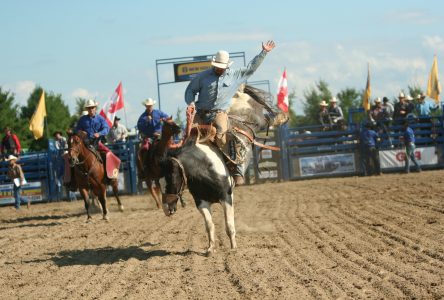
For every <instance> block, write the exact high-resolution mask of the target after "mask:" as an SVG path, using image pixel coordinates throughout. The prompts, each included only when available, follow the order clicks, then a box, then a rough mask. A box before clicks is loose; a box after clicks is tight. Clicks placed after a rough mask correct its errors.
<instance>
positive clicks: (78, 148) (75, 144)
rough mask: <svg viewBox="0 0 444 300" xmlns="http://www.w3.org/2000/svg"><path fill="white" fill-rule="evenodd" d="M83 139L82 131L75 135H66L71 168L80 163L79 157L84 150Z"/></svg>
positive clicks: (83, 133)
mask: <svg viewBox="0 0 444 300" xmlns="http://www.w3.org/2000/svg"><path fill="white" fill-rule="evenodd" d="M84 138H86V132H84V131H79V132H78V133H77V134H75V133H68V158H69V164H70V165H71V167H74V166H75V165H78V164H79V163H80V159H79V156H80V155H81V154H83V151H84V148H85V144H84V143H83V140H84Z"/></svg>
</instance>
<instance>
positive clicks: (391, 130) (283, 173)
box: [0, 109, 444, 205]
mask: <svg viewBox="0 0 444 300" xmlns="http://www.w3.org/2000/svg"><path fill="white" fill-rule="evenodd" d="M362 113H363V110H362V109H352V110H350V112H349V120H348V123H347V126H346V129H343V130H333V128H328V129H327V130H325V128H323V127H322V126H319V125H312V126H303V127H298V128H288V127H287V126H286V125H284V126H282V127H280V128H278V129H274V130H271V129H270V130H269V131H267V132H260V133H258V135H257V139H258V140H259V141H260V142H262V143H265V144H267V145H270V146H278V147H280V149H281V150H280V151H272V150H269V149H263V148H257V147H255V149H254V151H253V159H252V160H251V163H250V167H249V169H248V170H247V172H246V181H247V183H248V184H254V183H262V182H267V181H286V180H298V179H310V178H322V177H333V176H341V177H342V176H360V175H364V172H365V169H364V168H365V167H364V158H363V153H364V151H363V149H362V148H361V143H360V142H359V139H360V138H359V137H360V133H361V131H362V129H363V125H364V122H360V123H354V122H353V116H355V115H356V114H362ZM402 123H403V121H401V120H394V121H392V122H386V123H385V124H383V126H381V127H380V128H381V130H380V137H381V141H380V142H379V144H378V149H379V158H380V165H381V170H382V172H384V173H387V172H399V171H402V170H404V159H405V149H404V147H403V142H402V138H400V137H402V135H403V129H402ZM410 127H411V128H412V129H413V130H414V132H415V136H416V150H415V156H416V158H417V159H418V161H419V162H420V164H421V167H422V169H423V170H427V169H438V168H442V167H443V166H444V134H443V133H444V115H443V114H441V115H439V116H434V117H419V118H416V119H415V122H413V123H412V124H411V125H410ZM138 144H139V141H138V140H129V141H127V142H125V143H117V144H109V145H108V147H109V148H110V149H111V151H113V152H114V154H116V155H117V156H118V157H119V158H120V159H121V162H122V163H121V165H120V172H119V177H118V182H119V192H120V193H121V194H128V195H134V194H140V193H143V188H142V182H139V180H138V178H137V169H136V168H137V167H136V166H137V163H136V157H137V150H138ZM48 148H49V150H48V151H46V152H36V153H26V154H23V155H21V156H20V159H19V161H18V163H19V164H20V165H21V166H22V168H23V172H24V173H25V177H26V180H27V182H28V183H27V184H26V185H25V186H24V187H23V192H22V194H23V196H24V197H27V198H28V199H29V200H30V201H31V202H48V201H60V200H63V199H69V192H68V191H67V190H66V189H65V188H64V186H63V174H64V160H63V158H62V154H63V151H59V150H57V149H55V147H54V141H53V140H50V141H49V147H48ZM7 170H8V163H7V162H1V163H0V205H4V204H13V203H14V197H13V190H12V182H11V181H10V180H9V179H8V177H7V175H6V174H7Z"/></svg>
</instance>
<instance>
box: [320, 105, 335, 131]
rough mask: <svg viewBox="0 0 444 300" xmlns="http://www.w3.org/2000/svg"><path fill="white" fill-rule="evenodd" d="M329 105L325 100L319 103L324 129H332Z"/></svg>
mask: <svg viewBox="0 0 444 300" xmlns="http://www.w3.org/2000/svg"><path fill="white" fill-rule="evenodd" d="M327 106H328V104H327V102H325V101H324V100H322V102H321V103H319V123H321V125H322V127H323V130H328V129H330V126H331V124H332V123H331V118H330V113H329V112H328V109H327Z"/></svg>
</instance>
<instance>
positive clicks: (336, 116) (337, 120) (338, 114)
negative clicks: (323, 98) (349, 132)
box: [328, 97, 344, 130]
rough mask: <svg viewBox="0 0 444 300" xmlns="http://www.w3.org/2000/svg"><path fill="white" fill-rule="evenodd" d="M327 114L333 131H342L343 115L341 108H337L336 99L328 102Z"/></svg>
mask: <svg viewBox="0 0 444 300" xmlns="http://www.w3.org/2000/svg"><path fill="white" fill-rule="evenodd" d="M329 104H330V106H329V107H328V113H329V114H330V119H331V122H332V125H333V129H334V130H342V129H343V128H344V114H343V113H342V108H341V107H340V106H338V105H337V104H338V100H337V99H336V97H333V98H331V100H330V102H329Z"/></svg>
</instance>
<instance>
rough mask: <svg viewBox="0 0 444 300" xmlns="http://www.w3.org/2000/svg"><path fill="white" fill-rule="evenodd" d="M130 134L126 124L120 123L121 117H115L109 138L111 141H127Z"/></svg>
mask: <svg viewBox="0 0 444 300" xmlns="http://www.w3.org/2000/svg"><path fill="white" fill-rule="evenodd" d="M127 136H128V130H127V129H126V127H125V126H123V125H122V124H120V118H119V117H117V116H116V117H115V118H114V124H113V126H112V127H111V128H110V130H109V133H108V137H107V140H108V142H109V143H112V144H114V143H118V142H125V141H126V137H127Z"/></svg>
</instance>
